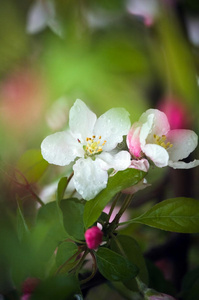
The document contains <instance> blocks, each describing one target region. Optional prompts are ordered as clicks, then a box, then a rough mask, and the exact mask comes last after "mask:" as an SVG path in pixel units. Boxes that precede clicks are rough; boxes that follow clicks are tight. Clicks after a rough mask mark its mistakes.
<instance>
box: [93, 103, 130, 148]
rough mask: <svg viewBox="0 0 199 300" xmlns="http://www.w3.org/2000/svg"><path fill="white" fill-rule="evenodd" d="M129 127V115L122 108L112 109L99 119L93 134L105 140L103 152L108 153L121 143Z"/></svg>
mask: <svg viewBox="0 0 199 300" xmlns="http://www.w3.org/2000/svg"><path fill="white" fill-rule="evenodd" d="M130 127H131V122H130V119H129V113H128V112H127V111H126V110H125V109H124V108H112V109H110V110H108V111H107V112H105V113H104V114H103V115H101V116H100V117H99V119H98V120H97V122H96V124H95V127H94V134H95V135H96V136H97V137H98V136H101V137H102V139H101V140H102V141H104V140H106V144H105V146H104V147H103V150H105V151H110V150H112V149H114V148H115V147H116V146H117V144H118V143H121V142H122V141H123V135H126V134H127V133H128V131H129V129H130Z"/></svg>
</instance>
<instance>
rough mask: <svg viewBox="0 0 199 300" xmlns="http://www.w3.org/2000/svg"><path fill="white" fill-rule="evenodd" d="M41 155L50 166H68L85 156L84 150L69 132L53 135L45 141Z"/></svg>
mask: <svg viewBox="0 0 199 300" xmlns="http://www.w3.org/2000/svg"><path fill="white" fill-rule="evenodd" d="M41 153H42V155H43V158H44V159H45V160H47V161H48V162H49V163H50V164H54V165H58V166H66V165H68V164H69V163H70V162H71V161H73V160H74V159H75V158H76V157H81V156H83V155H84V150H83V147H82V145H81V144H79V143H78V141H77V140H75V139H74V137H72V136H71V134H70V132H69V131H61V132H56V133H54V134H51V135H49V136H47V137H46V138H45V139H44V140H43V142H42V144H41Z"/></svg>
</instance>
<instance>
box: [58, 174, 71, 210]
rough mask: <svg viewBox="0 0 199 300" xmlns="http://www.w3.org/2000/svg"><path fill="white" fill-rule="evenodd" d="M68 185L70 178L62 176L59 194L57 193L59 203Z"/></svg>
mask: <svg viewBox="0 0 199 300" xmlns="http://www.w3.org/2000/svg"><path fill="white" fill-rule="evenodd" d="M67 185H68V178H67V177H62V178H61V179H60V181H59V183H58V187H57V195H56V200H57V203H58V204H59V205H60V202H61V200H62V199H63V197H64V193H65V190H66V188H67Z"/></svg>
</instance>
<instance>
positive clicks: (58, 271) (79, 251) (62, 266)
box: [55, 247, 82, 275]
mask: <svg viewBox="0 0 199 300" xmlns="http://www.w3.org/2000/svg"><path fill="white" fill-rule="evenodd" d="M81 252H82V247H80V248H79V249H78V251H77V252H76V253H75V254H74V255H72V256H71V257H70V258H69V259H67V260H66V261H65V262H64V263H63V264H62V265H61V266H59V268H58V269H57V271H56V272H55V275H58V274H59V273H60V272H61V270H62V269H63V268H64V267H65V266H66V265H67V264H68V263H69V261H71V260H72V259H73V258H75V257H77V256H78V255H79V254H80V253H81ZM80 260H81V259H80ZM79 262H80V261H78V262H77V265H78V264H79ZM77 265H76V266H77ZM76 266H75V267H76Z"/></svg>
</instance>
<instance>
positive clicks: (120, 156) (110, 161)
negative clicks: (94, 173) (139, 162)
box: [99, 151, 131, 171]
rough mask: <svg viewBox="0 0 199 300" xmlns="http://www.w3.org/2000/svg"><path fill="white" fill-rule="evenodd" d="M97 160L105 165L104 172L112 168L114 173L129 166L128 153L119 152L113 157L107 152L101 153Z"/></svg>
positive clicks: (129, 156)
mask: <svg viewBox="0 0 199 300" xmlns="http://www.w3.org/2000/svg"><path fill="white" fill-rule="evenodd" d="M99 159H101V160H103V161H104V162H105V163H106V170H108V169H110V168H113V169H115V170H116V171H122V170H125V169H127V168H128V167H129V166H130V164H131V155H130V153H129V152H128V151H120V152H118V153H117V154H115V155H112V154H110V153H107V152H102V153H101V154H100V155H99Z"/></svg>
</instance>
